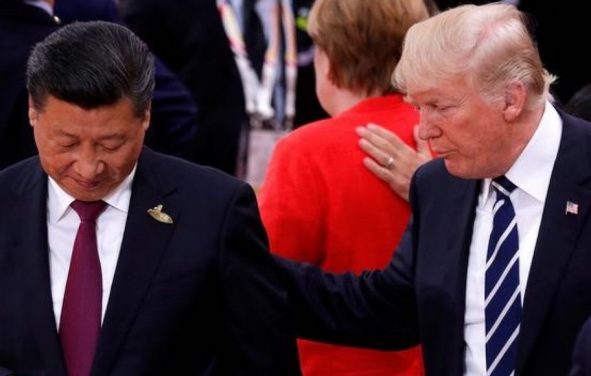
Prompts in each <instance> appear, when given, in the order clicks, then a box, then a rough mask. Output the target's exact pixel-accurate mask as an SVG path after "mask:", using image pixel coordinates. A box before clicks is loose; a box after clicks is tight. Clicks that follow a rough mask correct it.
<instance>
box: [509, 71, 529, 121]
mask: <svg viewBox="0 0 591 376" xmlns="http://www.w3.org/2000/svg"><path fill="white" fill-rule="evenodd" d="M526 98H527V88H526V87H525V85H524V84H523V82H521V81H516V82H511V83H510V84H508V85H507V87H506V88H505V103H504V107H503V117H504V119H505V120H506V121H508V122H511V121H514V120H515V119H517V118H518V117H519V115H521V113H522V112H523V108H524V106H525V100H526Z"/></svg>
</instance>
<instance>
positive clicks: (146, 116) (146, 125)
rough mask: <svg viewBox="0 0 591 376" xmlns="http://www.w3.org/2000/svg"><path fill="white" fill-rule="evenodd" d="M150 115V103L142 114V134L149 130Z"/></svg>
mask: <svg viewBox="0 0 591 376" xmlns="http://www.w3.org/2000/svg"><path fill="white" fill-rule="evenodd" d="M151 114H152V102H150V104H149V105H148V108H146V112H144V120H143V121H142V128H144V132H145V131H147V130H148V128H150V119H151V116H152V115H151Z"/></svg>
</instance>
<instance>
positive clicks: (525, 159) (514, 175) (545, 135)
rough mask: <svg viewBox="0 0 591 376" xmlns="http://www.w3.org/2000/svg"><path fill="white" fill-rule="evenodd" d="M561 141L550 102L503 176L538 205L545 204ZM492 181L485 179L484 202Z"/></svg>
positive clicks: (555, 112) (558, 124) (560, 133)
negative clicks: (523, 146) (532, 133)
mask: <svg viewBox="0 0 591 376" xmlns="http://www.w3.org/2000/svg"><path fill="white" fill-rule="evenodd" d="M561 137H562V119H561V118H560V115H559V114H558V112H557V111H556V109H555V108H554V106H553V105H552V104H551V103H550V102H546V106H545V108H544V114H543V115H542V119H541V120H540V125H539V126H538V128H537V129H536V131H535V132H534V135H533V136H532V138H531V139H530V140H529V142H528V143H527V145H526V146H525V148H524V149H523V151H522V152H521V154H520V155H519V157H518V158H517V160H516V161H515V163H513V166H511V168H510V169H509V171H507V173H506V174H505V176H506V177H507V178H508V179H509V180H511V182H513V184H515V185H516V186H517V187H518V188H519V189H520V190H522V191H524V192H525V193H527V194H528V195H530V196H531V197H533V198H535V199H536V200H538V201H540V202H542V203H543V202H545V201H546V194H547V193H548V186H549V185H550V177H551V176H552V169H553V168H554V161H555V160H556V156H557V155H558V148H559V146H560V139H561ZM491 181H492V179H490V178H488V179H484V182H483V187H482V197H483V198H484V199H487V198H488V197H489V194H490V191H491Z"/></svg>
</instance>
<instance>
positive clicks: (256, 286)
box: [219, 184, 300, 375]
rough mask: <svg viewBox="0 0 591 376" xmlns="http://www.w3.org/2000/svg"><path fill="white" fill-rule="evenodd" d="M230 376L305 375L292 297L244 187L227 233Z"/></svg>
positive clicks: (222, 265) (224, 281) (223, 267)
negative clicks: (289, 298) (290, 311)
mask: <svg viewBox="0 0 591 376" xmlns="http://www.w3.org/2000/svg"><path fill="white" fill-rule="evenodd" d="M221 248H222V251H221V256H220V259H219V270H220V273H219V275H220V278H221V286H222V292H221V295H222V299H223V305H224V313H223V315H224V318H223V322H224V328H225V333H223V335H224V340H223V344H222V346H223V349H222V352H223V356H224V358H225V359H222V360H221V361H220V364H221V366H222V367H223V368H224V371H223V372H221V374H224V375H243V374H244V375H255V374H256V375H299V374H300V371H299V366H298V356H297V348H296V344H295V333H294V330H293V329H292V324H291V320H290V316H289V314H288V306H287V294H286V292H285V291H284V289H283V287H282V285H281V283H280V280H279V275H278V272H277V269H276V268H275V265H274V263H273V260H272V258H271V255H270V253H269V251H268V246H267V237H266V234H265V230H264V229H263V226H262V223H261V220H260V218H259V212H258V209H257V202H256V199H255V196H254V192H253V191H252V189H251V188H250V187H249V186H248V185H246V184H244V185H242V186H241V187H240V188H239V189H238V190H237V192H236V194H235V195H234V199H233V202H232V203H231V204H230V207H229V209H228V212H227V214H226V218H225V221H224V225H223V228H222V232H221Z"/></svg>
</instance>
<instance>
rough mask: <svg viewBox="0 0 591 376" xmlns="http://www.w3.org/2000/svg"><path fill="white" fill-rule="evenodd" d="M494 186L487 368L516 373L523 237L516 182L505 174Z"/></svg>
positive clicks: (492, 373) (491, 374)
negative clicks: (520, 235)
mask: <svg viewBox="0 0 591 376" xmlns="http://www.w3.org/2000/svg"><path fill="white" fill-rule="evenodd" d="M492 185H493V187H494V189H495V191H496V193H497V199H496V202H495V204H494V208H493V228H492V231H491V234H490V239H489V242H488V253H487V257H486V275H485V292H484V296H485V325H486V369H487V375H488V376H500V375H511V374H512V373H513V372H514V370H515V365H516V358H517V338H518V335H519V326H520V323H521V292H520V289H519V252H518V250H519V238H518V234H517V222H516V219H515V210H514V208H513V205H512V204H511V200H510V198H509V195H510V194H511V192H512V191H513V190H514V189H515V188H516V187H515V185H514V184H513V183H511V181H509V179H507V178H506V177H504V176H502V177H499V178H496V179H495V180H493V182H492Z"/></svg>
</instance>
